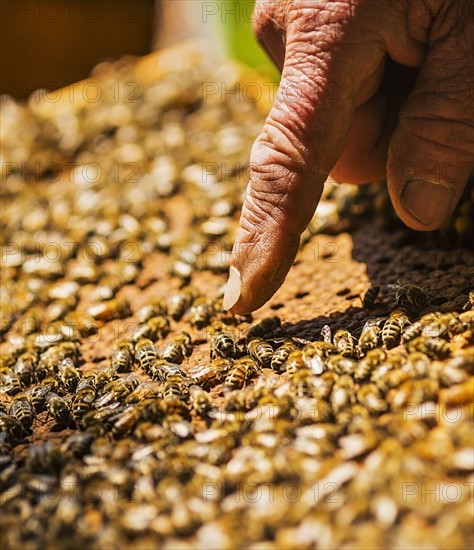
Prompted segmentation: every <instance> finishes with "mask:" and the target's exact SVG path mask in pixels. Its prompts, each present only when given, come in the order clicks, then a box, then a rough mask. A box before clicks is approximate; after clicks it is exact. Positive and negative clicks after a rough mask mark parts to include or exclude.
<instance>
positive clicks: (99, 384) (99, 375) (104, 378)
mask: <svg viewBox="0 0 474 550" xmlns="http://www.w3.org/2000/svg"><path fill="white" fill-rule="evenodd" d="M117 378H118V374H117V373H116V371H115V370H114V369H112V368H101V369H99V370H97V371H96V373H95V374H94V386H95V388H96V390H97V392H98V393H101V392H102V390H103V389H104V387H105V386H106V385H107V384H109V383H110V382H112V381H113V380H117Z"/></svg>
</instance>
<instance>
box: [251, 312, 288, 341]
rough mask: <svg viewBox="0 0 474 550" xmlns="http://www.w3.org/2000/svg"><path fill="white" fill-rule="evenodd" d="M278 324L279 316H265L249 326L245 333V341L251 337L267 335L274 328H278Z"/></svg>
mask: <svg viewBox="0 0 474 550" xmlns="http://www.w3.org/2000/svg"><path fill="white" fill-rule="evenodd" d="M280 326H281V321H280V318H279V317H266V318H265V319H262V320H261V321H259V322H258V323H256V324H254V325H252V326H251V327H250V329H249V331H248V333H247V342H248V341H250V340H252V339H253V338H263V337H265V336H268V335H269V334H271V333H272V332H273V331H274V330H276V329H278V328H280Z"/></svg>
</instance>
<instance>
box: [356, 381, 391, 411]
mask: <svg viewBox="0 0 474 550" xmlns="http://www.w3.org/2000/svg"><path fill="white" fill-rule="evenodd" d="M357 400H358V401H359V403H360V404H361V405H363V406H364V407H366V408H367V409H368V411H369V412H370V413H373V414H381V413H383V412H385V411H386V410H387V408H388V407H387V402H386V401H385V399H383V397H382V395H381V393H380V391H379V389H378V387H377V386H376V385H375V384H363V385H362V386H361V387H360V389H359V390H358V391H357Z"/></svg>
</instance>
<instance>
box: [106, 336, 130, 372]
mask: <svg viewBox="0 0 474 550" xmlns="http://www.w3.org/2000/svg"><path fill="white" fill-rule="evenodd" d="M134 355H135V348H134V346H133V344H132V342H127V341H122V342H119V343H118V344H117V346H116V349H115V350H114V352H113V353H112V357H111V366H112V369H114V370H115V371H116V372H120V373H122V372H130V371H131V370H132V366H133V360H134Z"/></svg>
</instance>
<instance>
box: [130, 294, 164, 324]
mask: <svg viewBox="0 0 474 550" xmlns="http://www.w3.org/2000/svg"><path fill="white" fill-rule="evenodd" d="M166 314H167V307H166V303H165V302H164V300H162V299H161V298H156V299H155V300H153V302H152V303H151V304H147V305H145V306H143V307H141V308H140V309H139V310H138V311H137V313H136V316H137V320H138V322H139V323H146V322H147V321H148V320H149V319H151V318H152V317H157V316H158V315H166Z"/></svg>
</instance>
